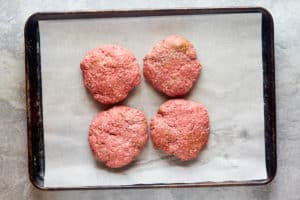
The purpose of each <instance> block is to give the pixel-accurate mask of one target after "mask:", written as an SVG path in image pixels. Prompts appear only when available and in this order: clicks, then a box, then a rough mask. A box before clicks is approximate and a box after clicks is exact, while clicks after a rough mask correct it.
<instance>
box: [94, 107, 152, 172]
mask: <svg viewBox="0 0 300 200" xmlns="http://www.w3.org/2000/svg"><path fill="white" fill-rule="evenodd" d="M147 140H148V134H147V121H146V118H145V115H144V113H143V112H141V111H139V110H137V109H135V108H131V107H127V106H115V107H113V108H111V109H109V110H107V111H103V112H100V113H99V114H98V115H97V116H96V117H95V118H94V119H93V121H92V123H91V125H90V129H89V144H90V147H91V150H92V152H93V154H94V156H95V157H96V159H97V160H99V161H100V162H102V163H104V164H105V165H106V166H108V167H110V168H120V167H123V166H125V165H128V164H129V163H130V162H132V161H133V160H134V159H135V157H136V156H138V155H139V154H140V152H141V151H142V149H143V148H144V146H145V144H146V143H147Z"/></svg>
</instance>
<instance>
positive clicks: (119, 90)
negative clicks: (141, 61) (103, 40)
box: [80, 45, 141, 104]
mask: <svg viewBox="0 0 300 200" xmlns="http://www.w3.org/2000/svg"><path fill="white" fill-rule="evenodd" d="M80 68H81V70H82V73H83V81H84V85H85V86H86V87H87V88H88V89H89V91H90V92H91V94H92V95H93V97H94V98H95V99H96V100H97V101H99V102H101V103H103V104H114V103H117V102H120V101H122V100H124V99H125V98H126V97H127V95H128V93H129V92H130V91H131V90H132V89H133V88H134V87H136V86H137V85H138V84H139V83H140V82H141V76H140V69H139V65H138V62H137V60H136V58H135V57H134V55H133V54H132V53H131V52H130V51H129V50H127V49H126V48H124V47H121V46H117V45H105V46H101V47H99V48H95V49H93V50H91V51H90V52H88V54H87V55H86V56H85V57H84V58H83V60H82V61H81V63H80Z"/></svg>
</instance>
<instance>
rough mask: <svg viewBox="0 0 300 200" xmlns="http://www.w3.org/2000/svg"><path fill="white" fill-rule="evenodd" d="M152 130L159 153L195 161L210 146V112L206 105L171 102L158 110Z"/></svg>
mask: <svg viewBox="0 0 300 200" xmlns="http://www.w3.org/2000/svg"><path fill="white" fill-rule="evenodd" d="M150 129H151V138H152V141H153V145H154V146H155V147H156V148H157V149H160V150H162V151H164V152H166V153H167V154H170V155H174V156H176V157H177V158H179V159H180V160H183V161H185V160H192V159H194V158H196V157H197V155H198V154H199V152H200V151H201V150H202V149H203V148H204V147H205V146H206V144H207V142H208V137H209V118H208V112H207V109H206V108H205V107H204V106H203V105H201V104H199V103H196V102H193V101H189V100H184V99H174V100H169V101H166V102H165V103H163V104H162V105H161V106H160V107H159V110H158V113H157V115H156V116H155V117H153V118H152V120H151V124H150Z"/></svg>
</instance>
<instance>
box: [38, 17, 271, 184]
mask: <svg viewBox="0 0 300 200" xmlns="http://www.w3.org/2000/svg"><path fill="white" fill-rule="evenodd" d="M39 30H40V52H41V69H42V87H43V120H44V140H45V176H44V185H45V187H51V186H53V187H59V186H61V187H77V186H119V185H131V184H140V183H141V184H153V183H196V182H204V181H214V182H221V181H229V180H231V181H243V180H257V179H265V178H266V177H267V175H266V165H265V143H264V111H263V108H264V103H263V74H262V48H261V14H260V13H248V14H216V15H190V16H160V17H136V18H105V19H82V20H49V21H39ZM170 34H181V35H183V36H185V37H186V38H188V39H189V40H190V41H191V42H192V43H193V44H194V46H195V47H196V49H197V52H198V57H199V59H200V60H201V63H202V65H203V69H202V73H201V75H200V77H199V80H198V81H197V83H196V86H195V87H194V88H193V90H192V92H191V93H190V94H189V95H188V96H186V97H185V98H187V99H191V100H194V101H198V102H201V103H202V104H204V105H205V106H206V107H207V108H208V110H209V115H210V124H211V134H210V140H209V144H208V146H207V148H206V149H205V150H204V151H203V152H202V153H201V154H200V156H199V157H198V159H197V160H195V161H192V162H188V163H184V164H183V163H180V162H178V161H176V159H174V158H172V157H169V156H166V155H165V154H163V153H161V152H159V151H157V150H154V149H153V147H152V143H151V141H149V142H148V144H147V146H146V148H145V149H144V151H143V152H142V154H141V155H140V156H139V157H138V159H137V160H136V161H135V162H134V163H133V164H132V165H130V166H129V167H127V168H125V169H122V170H108V169H107V168H105V167H103V166H102V165H101V164H99V163H97V162H96V161H95V160H94V158H93V156H92V154H91V151H90V149H89V145H88V141H87V136H88V127H89V123H90V121H91V120H92V118H93V117H94V116H96V115H97V113H98V112H99V111H101V110H103V109H105V107H103V106H101V105H100V104H99V103H97V102H96V101H94V100H93V99H92V97H91V96H90V95H89V93H88V91H87V90H86V89H85V88H84V86H83V83H82V75H81V71H80V68H79V63H80V60H81V59H82V58H83V57H84V56H85V55H86V53H87V52H88V51H89V50H90V49H92V48H94V47H97V46H100V45H103V44H118V45H122V46H124V47H126V48H128V49H130V50H131V51H132V52H133V53H134V54H135V55H136V57H137V58H138V61H139V63H140V66H141V67H142V58H143V56H144V55H145V54H146V53H147V52H148V51H150V50H151V49H152V47H153V46H154V44H156V43H157V42H159V41H160V40H162V39H163V38H164V37H166V36H168V35H170ZM165 100H166V98H165V97H164V96H161V95H160V94H159V93H158V92H156V91H155V90H154V89H153V88H152V87H151V86H150V85H149V84H148V83H147V82H145V81H144V79H143V80H142V83H141V85H140V86H139V87H138V88H136V89H135V90H134V91H133V92H132V93H131V94H130V96H129V98H128V99H127V100H126V101H125V102H124V103H123V104H126V105H129V106H133V107H136V108H138V109H141V110H142V111H143V112H145V114H146V116H147V118H148V121H149V120H150V119H151V117H152V116H154V115H155V113H156V112H157V109H158V107H159V105H160V104H161V103H163V102H164V101H165Z"/></svg>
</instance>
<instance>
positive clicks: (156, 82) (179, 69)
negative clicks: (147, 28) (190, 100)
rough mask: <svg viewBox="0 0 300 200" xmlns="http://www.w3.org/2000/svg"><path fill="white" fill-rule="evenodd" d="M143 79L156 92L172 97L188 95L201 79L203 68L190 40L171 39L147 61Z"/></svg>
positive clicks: (150, 54)
mask: <svg viewBox="0 0 300 200" xmlns="http://www.w3.org/2000/svg"><path fill="white" fill-rule="evenodd" d="M143 68H144V71H143V73H144V76H145V77H146V79H147V80H148V81H149V82H150V83H151V84H152V85H153V87H154V88H156V89H157V90H159V91H160V92H162V93H164V94H166V95H167V96H170V97H175V96H182V95H185V94H186V93H188V92H189V91H190V90H191V88H192V87H193V84H194V83H195V81H196V80H197V78H198V75H199V73H200V71H201V64H200V62H199V60H198V59H197V55H196V49H195V48H194V46H193V45H192V43H190V42H189V41H188V40H186V39H185V38H184V37H182V36H179V35H171V36H169V37H167V38H165V39H164V40H163V41H161V42H159V43H158V44H156V45H155V46H154V48H153V49H152V51H151V52H150V53H148V54H147V55H146V56H145V57H144V67H143Z"/></svg>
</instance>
